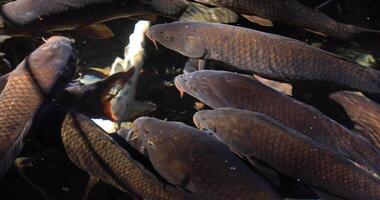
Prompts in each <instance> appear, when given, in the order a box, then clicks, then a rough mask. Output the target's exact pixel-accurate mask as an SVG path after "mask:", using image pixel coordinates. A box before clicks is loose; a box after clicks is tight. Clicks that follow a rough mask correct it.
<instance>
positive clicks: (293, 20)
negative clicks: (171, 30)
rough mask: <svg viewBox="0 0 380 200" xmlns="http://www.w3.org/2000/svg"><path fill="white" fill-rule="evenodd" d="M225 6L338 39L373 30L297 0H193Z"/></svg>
mask: <svg viewBox="0 0 380 200" xmlns="http://www.w3.org/2000/svg"><path fill="white" fill-rule="evenodd" d="M195 1H197V2H201V3H209V4H213V5H218V6H223V7H227V8H229V9H231V10H234V11H236V12H238V13H242V14H248V15H256V16H260V17H263V18H267V19H271V20H274V21H279V22H284V23H287V24H291V25H294V26H298V27H302V28H307V29H311V30H314V31H319V32H322V33H325V34H327V35H329V36H332V37H336V38H339V39H349V38H350V37H353V36H355V34H358V33H361V32H366V31H369V32H371V31H372V32H375V31H374V30H368V29H364V28H360V27H357V26H353V25H347V24H344V23H340V22H337V21H335V20H334V19H332V18H330V17H328V16H327V15H325V14H323V13H321V12H318V11H316V10H313V9H311V8H309V7H307V6H305V5H303V4H301V3H299V2H298V1H297V0H266V1H263V0H195Z"/></svg>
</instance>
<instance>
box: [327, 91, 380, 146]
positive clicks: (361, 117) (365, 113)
mask: <svg viewBox="0 0 380 200" xmlns="http://www.w3.org/2000/svg"><path fill="white" fill-rule="evenodd" d="M330 98H331V99H333V100H334V101H336V102H338V103H339V104H340V105H341V106H343V108H344V109H345V111H346V113H347V114H348V116H349V117H350V119H351V120H352V121H354V123H355V129H356V130H358V132H359V133H361V134H362V135H363V136H364V137H366V138H367V139H368V140H369V141H370V142H372V144H374V145H375V146H376V147H377V148H379V149H380V122H379V120H380V105H379V104H377V103H375V102H373V101H371V100H370V99H368V98H366V97H365V96H364V95H363V94H361V93H359V92H336V93H333V94H331V95H330Z"/></svg>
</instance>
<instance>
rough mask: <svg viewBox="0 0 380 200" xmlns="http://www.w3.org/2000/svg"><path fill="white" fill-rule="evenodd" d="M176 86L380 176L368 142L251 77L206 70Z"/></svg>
mask: <svg viewBox="0 0 380 200" xmlns="http://www.w3.org/2000/svg"><path fill="white" fill-rule="evenodd" d="M174 83H175V86H176V87H177V89H178V90H179V91H180V92H181V93H184V92H186V93H187V94H189V95H191V96H193V97H195V98H197V99H198V100H200V101H202V102H203V103H205V104H206V105H208V106H210V107H211V108H223V107H232V108H237V109H243V110H249V111H253V112H259V113H263V114H265V115H268V116H269V117H271V118H273V119H275V120H277V121H279V122H280V123H282V124H284V125H285V126H287V127H289V128H291V129H294V130H296V131H298V132H300V133H303V134H305V135H306V136H308V137H310V138H313V139H314V140H316V141H318V142H319V143H321V144H323V145H325V146H327V147H328V148H330V149H331V150H332V151H335V152H337V153H338V154H342V155H343V156H345V157H346V158H347V159H351V160H352V161H354V162H356V163H358V165H361V166H363V167H364V168H368V170H370V171H373V172H377V173H379V166H380V165H379V163H380V161H379V151H378V150H377V149H376V148H375V147H374V146H373V145H371V144H370V143H369V142H368V141H367V140H365V139H364V138H362V137H359V136H357V135H356V134H354V133H352V132H351V131H350V130H348V129H347V128H345V127H344V126H342V125H340V124H339V123H337V122H335V121H334V120H333V119H331V118H329V117H327V116H326V115H324V114H323V113H321V112H320V111H318V110H317V109H315V108H313V107H312V106H309V105H307V104H305V103H302V102H300V101H297V100H296V99H294V98H291V97H289V96H286V95H285V94H282V93H279V92H277V91H275V90H273V89H271V88H269V87H267V86H265V85H263V84H261V83H260V82H258V81H257V80H255V79H254V78H253V77H251V76H247V75H239V74H235V73H232V72H223V71H211V70H203V71H198V72H192V73H188V74H182V75H179V76H177V77H176V78H175V79H174Z"/></svg>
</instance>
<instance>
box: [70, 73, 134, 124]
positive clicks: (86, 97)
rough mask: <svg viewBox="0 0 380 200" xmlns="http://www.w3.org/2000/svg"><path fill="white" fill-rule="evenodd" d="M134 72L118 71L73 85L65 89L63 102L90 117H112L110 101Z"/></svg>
mask: <svg viewBox="0 0 380 200" xmlns="http://www.w3.org/2000/svg"><path fill="white" fill-rule="evenodd" d="M133 74H134V69H133V68H132V69H130V70H129V71H127V72H119V73H116V74H113V75H111V76H109V77H107V78H106V79H104V80H101V81H98V82H95V83H92V84H86V85H73V86H70V87H67V88H66V89H65V100H66V101H65V104H66V105H68V106H69V107H72V108H75V109H76V110H78V111H80V112H81V113H84V114H86V115H89V116H91V117H104V116H105V117H107V118H109V119H114V117H113V114H112V110H111V107H112V105H111V102H112V99H113V98H116V95H117V94H118V93H119V92H120V90H121V89H122V88H123V86H124V84H126V83H127V82H128V81H129V80H130V78H131V77H132V76H133Z"/></svg>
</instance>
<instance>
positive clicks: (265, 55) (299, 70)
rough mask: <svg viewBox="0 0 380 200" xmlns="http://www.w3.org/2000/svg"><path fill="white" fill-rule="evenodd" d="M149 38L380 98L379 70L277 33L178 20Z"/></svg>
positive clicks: (264, 72)
mask: <svg viewBox="0 0 380 200" xmlns="http://www.w3.org/2000/svg"><path fill="white" fill-rule="evenodd" d="M215 33H218V34H215ZM147 36H148V37H149V38H150V39H151V40H153V41H158V42H159V43H161V44H162V45H164V46H165V47H167V48H169V49H172V50H175V51H178V52H179V53H181V54H183V55H185V56H188V57H191V58H199V59H207V60H215V61H220V62H222V63H224V64H227V65H229V66H233V67H235V68H238V69H239V70H244V71H247V72H251V73H255V74H257V75H260V76H262V77H264V78H269V79H274V80H282V81H285V82H290V83H299V82H302V83H305V82H306V83H314V84H321V83H322V84H332V85H335V86H343V87H346V88H350V89H356V90H360V91H365V92H368V93H374V94H380V75H379V72H377V71H375V70H372V69H365V68H364V67H361V66H360V65H358V64H356V63H353V62H350V61H347V60H345V59H343V58H342V57H339V56H336V55H333V54H331V53H328V52H326V51H323V50H320V49H317V48H314V47H312V46H310V45H307V44H306V43H303V42H300V41H297V40H293V39H290V38H286V37H282V36H278V35H273V34H269V33H264V32H259V31H255V30H252V29H247V28H242V27H237V26H231V25H224V24H215V23H205V22H176V23H170V24H159V25H155V26H152V27H151V28H150V29H149V30H148V32H147Z"/></svg>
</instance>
